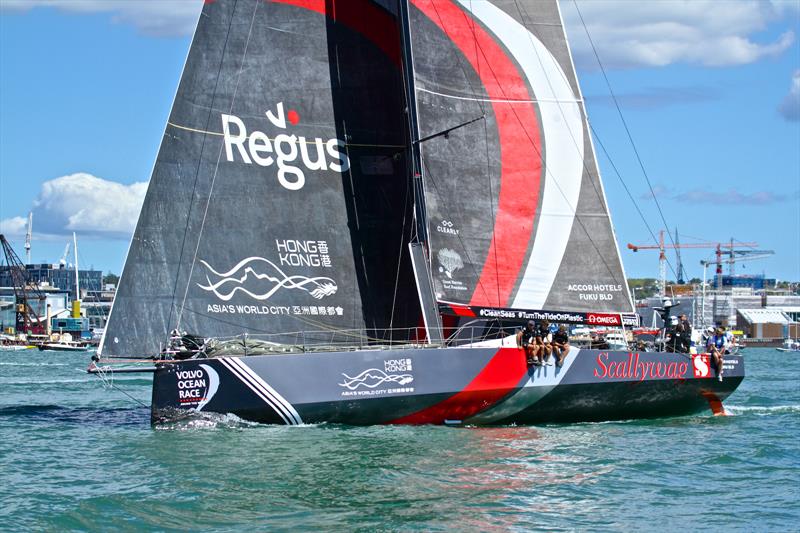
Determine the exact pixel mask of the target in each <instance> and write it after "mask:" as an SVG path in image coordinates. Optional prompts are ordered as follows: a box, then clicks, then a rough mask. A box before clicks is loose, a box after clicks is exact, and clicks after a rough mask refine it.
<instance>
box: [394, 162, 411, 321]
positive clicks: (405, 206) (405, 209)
mask: <svg viewBox="0 0 800 533" xmlns="http://www.w3.org/2000/svg"><path fill="white" fill-rule="evenodd" d="M407 166H408V165H406V167H407ZM410 188H411V181H410V180H406V195H405V199H404V200H403V227H402V230H401V231H400V249H399V250H398V251H397V271H396V273H395V276H394V293H393V294H392V313H391V315H390V316H389V329H390V330H391V329H392V328H393V327H394V310H395V304H396V303H397V289H398V287H399V286H400V264H401V261H402V257H403V256H402V254H403V243H405V237H406V219H407V216H408V191H409V189H410ZM409 238H410V237H409Z"/></svg>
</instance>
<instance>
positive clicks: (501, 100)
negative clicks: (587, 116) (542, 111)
mask: <svg viewBox="0 0 800 533" xmlns="http://www.w3.org/2000/svg"><path fill="white" fill-rule="evenodd" d="M417 90H418V91H420V92H423V93H428V94H434V95H436V96H441V97H443V98H452V99H453V100H466V101H468V102H486V103H488V104H495V103H497V104H539V103H553V102H565V103H582V102H583V100H581V99H579V98H576V99H574V100H558V99H556V98H534V99H523V98H507V99H505V98H478V97H476V96H461V95H457V94H447V93H441V92H438V91H432V90H430V89H424V88H422V87H417Z"/></svg>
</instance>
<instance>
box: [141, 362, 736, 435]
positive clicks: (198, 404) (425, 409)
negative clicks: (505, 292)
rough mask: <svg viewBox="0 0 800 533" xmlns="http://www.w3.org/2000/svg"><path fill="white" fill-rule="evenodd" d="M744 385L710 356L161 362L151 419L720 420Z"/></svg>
mask: <svg viewBox="0 0 800 533" xmlns="http://www.w3.org/2000/svg"><path fill="white" fill-rule="evenodd" d="M743 379H744V360H743V358H742V357H741V356H729V357H727V358H726V361H725V370H724V379H723V380H721V381H720V380H718V379H717V373H716V371H715V369H714V368H712V367H711V365H709V364H708V356H705V355H699V356H690V355H683V354H672V353H628V352H611V351H598V350H578V349H575V348H573V349H572V351H571V353H570V354H569V356H568V357H567V359H566V361H565V364H564V366H563V367H562V368H557V367H555V366H545V367H531V368H528V367H527V366H526V364H525V361H524V357H523V354H522V352H521V351H519V350H517V349H515V348H447V349H405V350H366V351H351V352H330V353H317V354H302V355H297V354H295V355H274V356H248V357H225V358H217V359H198V360H189V361H181V362H174V363H162V364H160V365H159V366H158V368H157V369H156V372H155V374H154V380H153V405H152V419H153V422H154V423H160V422H165V421H170V420H174V419H178V418H182V417H184V416H191V415H192V414H193V412H196V411H205V412H214V413H224V414H227V413H230V414H234V415H236V416H238V417H240V418H242V419H245V420H250V421H255V422H261V423H268V424H292V425H296V424H316V423H341V424H350V425H371V424H453V425H505V424H541V423H560V422H581V421H603V420H620V419H633V418H656V417H665V416H681V415H689V414H695V413H702V412H709V413H711V412H713V413H715V414H716V413H721V412H724V409H723V407H722V401H724V400H725V399H726V398H727V397H728V396H729V395H730V394H731V393H732V392H733V391H734V390H736V388H737V387H738V386H739V384H740V383H741V382H742V380H743Z"/></svg>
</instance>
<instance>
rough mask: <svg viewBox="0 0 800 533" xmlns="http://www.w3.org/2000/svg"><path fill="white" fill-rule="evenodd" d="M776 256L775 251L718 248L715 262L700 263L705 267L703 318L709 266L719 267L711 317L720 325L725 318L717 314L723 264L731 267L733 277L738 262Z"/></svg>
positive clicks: (709, 260)
mask: <svg viewBox="0 0 800 533" xmlns="http://www.w3.org/2000/svg"><path fill="white" fill-rule="evenodd" d="M731 244H733V240H731ZM774 254H775V252H774V251H773V250H735V249H734V248H733V247H731V248H730V249H729V250H725V251H722V250H721V249H720V248H717V252H716V254H715V258H714V259H713V260H712V259H705V260H703V261H700V264H701V265H702V266H703V294H702V300H701V302H702V303H701V309H702V310H701V316H702V317H704V318H705V315H706V268H708V266H709V265H716V266H717V270H716V276H715V277H714V281H715V284H714V289H715V290H714V305H713V307H712V313H711V316H712V321H713V322H714V323H718V322H721V320H720V319H721V318H723V317H720V316H719V314H718V312H717V309H718V306H717V296H718V295H719V291H720V289H721V288H722V264H723V263H728V265H729V267H730V270H729V272H730V274H731V276H733V272H734V269H733V265H734V263H736V262H737V261H738V262H742V261H753V260H754V259H763V258H765V257H769V256H771V255H774ZM723 255H727V256H728V258H727V259H723V258H722V256H723Z"/></svg>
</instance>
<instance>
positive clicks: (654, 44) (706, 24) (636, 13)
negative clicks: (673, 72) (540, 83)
mask: <svg viewBox="0 0 800 533" xmlns="http://www.w3.org/2000/svg"><path fill="white" fill-rule="evenodd" d="M578 7H579V9H580V11H581V13H582V15H583V19H584V21H585V22H586V26H587V28H588V30H589V34H590V35H591V37H592V40H593V41H594V44H595V47H596V48H597V50H598V54H599V55H600V59H601V60H602V61H603V64H604V66H606V67H612V68H614V67H616V68H626V67H659V66H665V65H669V64H673V63H689V64H696V65H705V66H728V65H741V64H746V63H752V62H755V61H758V60H759V59H762V58H764V57H769V56H776V55H778V54H781V53H782V52H784V51H785V50H787V49H788V48H789V47H791V46H792V44H793V43H794V42H795V34H794V32H793V31H791V30H788V29H787V30H785V31H783V33H782V34H781V35H780V36H778V37H777V38H773V39H772V40H767V42H761V39H757V37H756V34H758V33H759V32H762V31H764V30H766V29H767V27H768V26H769V25H770V24H771V23H773V22H776V21H779V20H782V19H783V18H784V17H786V18H787V19H789V20H791V18H792V17H791V12H793V11H795V12H796V9H797V6H796V5H794V3H793V2H781V1H774V2H764V1H760V0H739V1H726V2H723V1H719V0H670V1H659V2H653V1H651V2H637V1H631V0H591V1H588V0H578ZM561 8H562V13H563V15H564V19H565V24H566V26H567V33H568V35H569V37H570V44H571V46H572V50H573V53H574V55H575V59H576V61H577V62H578V63H579V64H580V65H582V66H584V67H586V68H596V65H597V62H596V60H595V59H594V54H593V52H592V50H591V45H590V43H589V40H588V38H587V37H586V31H585V30H584V28H583V25H582V24H581V21H580V18H579V16H578V12H577V11H576V9H575V5H574V3H573V1H572V0H561ZM787 15H789V16H787Z"/></svg>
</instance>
